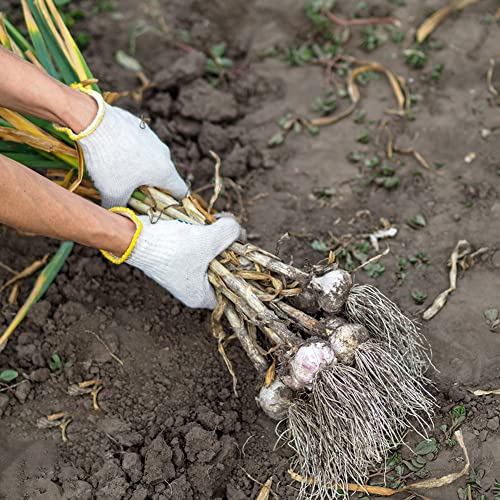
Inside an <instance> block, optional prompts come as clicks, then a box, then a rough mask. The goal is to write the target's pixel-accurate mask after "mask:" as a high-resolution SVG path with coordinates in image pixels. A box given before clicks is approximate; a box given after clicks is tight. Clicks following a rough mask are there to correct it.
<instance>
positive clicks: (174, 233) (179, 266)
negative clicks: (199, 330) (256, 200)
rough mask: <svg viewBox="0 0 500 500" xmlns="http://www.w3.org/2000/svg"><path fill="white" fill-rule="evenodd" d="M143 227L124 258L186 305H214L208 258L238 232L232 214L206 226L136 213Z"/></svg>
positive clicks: (237, 225) (218, 252) (223, 247)
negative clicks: (132, 247) (209, 279)
mask: <svg viewBox="0 0 500 500" xmlns="http://www.w3.org/2000/svg"><path fill="white" fill-rule="evenodd" d="M138 218H139V219H140V221H141V222H142V226H143V227H142V231H141V233H140V235H139V238H138V240H137V243H136V245H135V247H134V249H133V250H132V253H131V255H130V257H129V258H128V259H127V260H126V262H127V263H128V264H130V265H131V266H134V267H137V268H138V269H140V270H141V271H143V272H144V273H145V274H146V275H147V276H149V277H150V278H152V279H153V280H155V281H156V282H157V283H158V284H160V285H161V286H162V287H163V288H166V289H167V290H168V291H169V292H170V293H171V294H172V295H173V296H174V297H177V298H178V299H179V300H180V301H181V302H183V303H184V304H186V305H187V306H188V307H193V308H204V309H214V308H215V306H216V305H217V300H216V298H215V293H214V291H213V289H212V287H211V285H210V283H209V281H208V277H207V270H208V265H209V264H210V262H211V261H212V260H213V259H214V258H215V257H216V256H217V255H219V254H220V253H221V252H222V251H223V250H225V249H226V248H227V247H228V246H229V245H230V244H231V243H232V242H233V241H234V240H236V238H238V236H239V234H240V226H239V224H238V223H237V222H236V220H235V219H234V218H233V217H230V216H224V217H221V218H219V219H218V220H217V221H216V222H214V223H213V224H210V225H209V226H202V225H194V224H189V223H186V222H181V221H177V220H175V221H165V220H161V219H160V220H159V221H158V222H157V223H156V224H152V223H151V222H150V220H149V217H146V216H139V217H138Z"/></svg>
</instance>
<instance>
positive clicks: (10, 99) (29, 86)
mask: <svg viewBox="0 0 500 500" xmlns="http://www.w3.org/2000/svg"><path fill="white" fill-rule="evenodd" d="M0 67H1V68H2V69H3V71H2V78H0V106H1V107H5V108H9V109H11V110H14V111H17V112H19V113H24V114H29V115H32V116H36V117H38V118H43V119H45V120H49V121H51V122H54V123H57V124H59V125H64V126H66V127H69V128H70V129H71V130H73V131H74V132H76V133H79V132H81V131H82V130H84V129H85V127H87V125H88V124H89V123H91V122H92V120H93V118H94V116H95V114H96V112H97V104H96V102H95V101H94V99H92V98H91V97H90V96H88V95H86V94H84V93H82V92H78V91H77V90H74V89H72V88H71V87H68V86H67V85H64V84H62V83H60V82H58V81H57V80H55V79H54V78H52V77H50V76H49V75H48V74H47V73H45V72H44V71H42V70H40V69H38V68H37V67H36V66H35V65H33V64H30V63H28V62H26V61H23V60H22V59H21V58H20V57H18V56H16V55H14V54H12V53H11V52H9V51H8V50H6V49H4V48H1V47H0Z"/></svg>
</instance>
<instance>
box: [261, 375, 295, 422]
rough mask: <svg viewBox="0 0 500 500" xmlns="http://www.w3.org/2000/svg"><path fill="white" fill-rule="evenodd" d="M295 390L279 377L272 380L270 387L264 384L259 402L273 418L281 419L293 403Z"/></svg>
mask: <svg viewBox="0 0 500 500" xmlns="http://www.w3.org/2000/svg"><path fill="white" fill-rule="evenodd" d="M292 396H293V391H292V390H291V389H290V388H289V387H287V386H286V385H285V384H284V383H283V382H281V380H279V379H278V378H276V379H274V380H273V381H272V382H271V385H270V386H269V387H266V386H265V385H263V386H262V388H261V390H260V392H259V396H258V397H257V398H256V400H257V403H258V404H259V406H260V407H261V408H262V410H263V411H264V413H265V414H266V415H267V416H268V417H270V418H272V419H273V420H281V419H282V418H285V417H286V415H287V413H288V407H289V406H290V404H291V403H292Z"/></svg>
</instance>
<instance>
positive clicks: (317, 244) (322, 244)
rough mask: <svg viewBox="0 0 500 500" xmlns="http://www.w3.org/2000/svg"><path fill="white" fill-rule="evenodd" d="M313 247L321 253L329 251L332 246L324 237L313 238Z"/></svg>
mask: <svg viewBox="0 0 500 500" xmlns="http://www.w3.org/2000/svg"><path fill="white" fill-rule="evenodd" d="M311 248H312V249H313V250H316V252H320V253H329V252H330V250H331V249H332V247H331V246H330V245H329V244H328V243H327V242H326V241H325V240H323V239H319V240H313V241H312V242H311Z"/></svg>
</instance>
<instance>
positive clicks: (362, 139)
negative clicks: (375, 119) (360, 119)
mask: <svg viewBox="0 0 500 500" xmlns="http://www.w3.org/2000/svg"><path fill="white" fill-rule="evenodd" d="M356 141H358V142H359V143H360V144H368V143H369V142H370V134H369V132H368V131H366V130H365V131H364V132H363V133H361V134H360V135H358V137H357V139H356Z"/></svg>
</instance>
